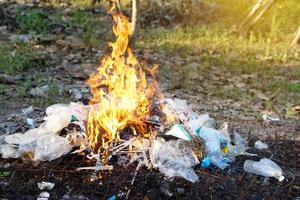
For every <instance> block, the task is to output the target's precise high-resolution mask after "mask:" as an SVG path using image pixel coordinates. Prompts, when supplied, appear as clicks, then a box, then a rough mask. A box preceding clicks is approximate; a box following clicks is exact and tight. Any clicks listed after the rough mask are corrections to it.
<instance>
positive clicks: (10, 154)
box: [0, 144, 22, 158]
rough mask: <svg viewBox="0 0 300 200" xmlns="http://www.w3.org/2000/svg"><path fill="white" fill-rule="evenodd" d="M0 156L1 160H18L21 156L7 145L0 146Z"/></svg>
mask: <svg viewBox="0 0 300 200" xmlns="http://www.w3.org/2000/svg"><path fill="white" fill-rule="evenodd" d="M0 155H2V156H1V157H2V158H19V157H20V156H21V155H22V152H20V151H19V150H18V149H17V148H14V147H12V146H11V145H9V144H1V145H0Z"/></svg>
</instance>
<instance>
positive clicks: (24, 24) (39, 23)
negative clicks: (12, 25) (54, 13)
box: [16, 9, 50, 34]
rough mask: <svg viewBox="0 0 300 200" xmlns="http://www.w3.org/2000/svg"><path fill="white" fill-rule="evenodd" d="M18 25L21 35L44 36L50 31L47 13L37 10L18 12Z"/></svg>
mask: <svg viewBox="0 0 300 200" xmlns="http://www.w3.org/2000/svg"><path fill="white" fill-rule="evenodd" d="M16 23H17V26H18V31H19V32H20V33H29V32H35V33H37V34H44V33H47V32H48V31H49V30H50V25H49V20H48V18H47V13H45V12H41V11H39V10H36V9H28V10H25V11H22V12H21V11H19V12H17V14H16Z"/></svg>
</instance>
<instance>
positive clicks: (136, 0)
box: [129, 0, 140, 48]
mask: <svg viewBox="0 0 300 200" xmlns="http://www.w3.org/2000/svg"><path fill="white" fill-rule="evenodd" d="M139 7H140V0H132V15H131V27H130V34H129V37H130V38H129V47H131V48H132V47H134V44H135V41H136V37H137V33H138V29H139V19H138V12H139Z"/></svg>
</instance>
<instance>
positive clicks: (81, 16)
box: [0, 0, 300, 120]
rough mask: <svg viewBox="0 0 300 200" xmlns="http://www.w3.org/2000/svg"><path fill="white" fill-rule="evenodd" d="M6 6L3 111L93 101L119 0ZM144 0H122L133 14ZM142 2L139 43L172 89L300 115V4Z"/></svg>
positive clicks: (225, 105)
mask: <svg viewBox="0 0 300 200" xmlns="http://www.w3.org/2000/svg"><path fill="white" fill-rule="evenodd" d="M0 2H1V7H0V26H1V27H0V73H1V79H0V80H1V81H0V97H1V98H0V99H1V105H2V106H1V112H0V113H2V115H5V114H3V113H6V112H7V111H8V110H14V109H19V108H20V107H24V105H31V104H32V105H35V106H41V107H45V106H47V105H50V104H52V103H56V102H69V101H72V100H73V101H76V100H84V101H87V99H88V97H89V89H88V87H87V86H86V84H85V81H86V79H87V78H88V76H89V75H90V74H91V73H92V72H93V71H94V70H95V68H96V66H97V64H98V63H99V59H101V57H102V56H103V55H104V54H105V53H107V52H109V48H108V45H107V42H108V41H112V40H114V36H113V34H112V20H111V17H110V15H109V14H108V13H107V10H108V7H109V2H108V1H105V0H102V1H99V0H18V1H15V0H14V1H12V0H1V1H0ZM135 2H137V1H135V0H134V1H131V0H120V7H121V10H122V12H123V13H125V15H127V16H128V17H129V18H131V15H132V4H133V3H135ZM138 2H139V5H140V6H139V8H138V10H137V18H136V19H137V21H138V24H139V26H138V29H137V31H136V42H135V45H134V49H135V52H136V54H137V56H138V58H139V59H140V60H141V61H142V62H147V63H149V64H158V65H159V72H158V78H159V79H160V85H161V87H162V89H163V90H164V91H165V93H166V94H167V95H169V96H172V95H177V96H180V97H182V98H186V99H188V100H189V102H190V103H192V104H194V105H195V107H196V109H198V110H199V111H200V112H210V113H216V114H217V115H218V116H220V115H221V116H224V117H230V116H238V117H239V118H242V119H250V120H251V119H254V120H255V119H261V112H265V111H267V112H274V113H277V114H279V115H281V116H283V117H286V118H291V119H293V118H298V117H299V104H300V98H299V97H300V64H299V63H300V58H299V53H300V52H299V37H300V29H299V26H300V3H299V0H141V1H138Z"/></svg>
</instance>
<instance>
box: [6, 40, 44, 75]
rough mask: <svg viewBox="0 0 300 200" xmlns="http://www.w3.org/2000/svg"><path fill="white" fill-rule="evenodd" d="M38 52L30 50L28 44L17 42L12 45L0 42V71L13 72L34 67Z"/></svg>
mask: <svg viewBox="0 0 300 200" xmlns="http://www.w3.org/2000/svg"><path fill="white" fill-rule="evenodd" d="M38 57H39V54H38V53H35V52H32V51H31V50H30V44H25V43H18V44H16V45H15V46H14V47H13V46H11V45H9V44H7V43H4V42H0V72H4V73H7V74H15V73H18V72H22V71H24V70H26V69H29V68H33V67H35V66H36V65H35V62H34V61H35V60H36V59H37V58H38Z"/></svg>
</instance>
